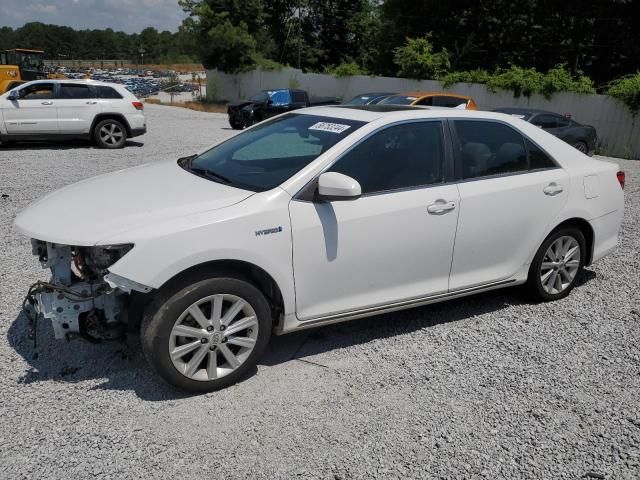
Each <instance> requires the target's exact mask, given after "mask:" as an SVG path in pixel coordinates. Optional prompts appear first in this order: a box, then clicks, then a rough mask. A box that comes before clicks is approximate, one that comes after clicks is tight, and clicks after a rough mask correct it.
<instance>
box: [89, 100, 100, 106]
mask: <svg viewBox="0 0 640 480" xmlns="http://www.w3.org/2000/svg"><path fill="white" fill-rule="evenodd" d="M96 103H98V102H94V101H93V100H89V101H88V102H86V104H87V105H95V104H96Z"/></svg>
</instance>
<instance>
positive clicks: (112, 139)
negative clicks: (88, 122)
mask: <svg viewBox="0 0 640 480" xmlns="http://www.w3.org/2000/svg"><path fill="white" fill-rule="evenodd" d="M93 138H94V140H95V142H96V145H98V147H100V148H122V147H124V144H125V142H126V141H127V129H126V128H125V127H124V125H123V124H122V123H120V122H119V121H117V120H114V119H111V118H109V119H107V120H102V121H101V122H98V123H97V124H96V126H95V128H94V129H93Z"/></svg>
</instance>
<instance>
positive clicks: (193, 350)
mask: <svg viewBox="0 0 640 480" xmlns="http://www.w3.org/2000/svg"><path fill="white" fill-rule="evenodd" d="M257 339H258V317H257V316H256V313H255V311H254V310H253V308H252V307H251V305H250V304H249V303H248V302H247V301H246V300H244V299H242V298H240V297H238V296H236V295H230V294H218V295H211V296H208V297H205V298H203V299H201V300H198V301H197V302H195V303H193V304H192V305H191V306H190V307H189V308H187V309H186V310H185V311H184V312H183V313H182V314H181V315H180V316H179V317H178V320H176V322H175V324H174V326H173V328H172V329H171V334H170V336H169V355H170V357H171V361H172V362H173V365H174V367H175V368H176V370H178V372H180V373H181V374H182V375H184V376H185V377H187V378H190V379H192V380H199V381H210V380H215V379H218V378H221V377H224V376H226V375H228V374H230V373H231V372H233V371H234V370H236V369H237V368H238V367H240V366H241V365H242V364H243V363H244V362H245V361H246V360H247V358H248V357H249V355H251V352H252V351H253V348H254V347H255V345H256V342H257Z"/></svg>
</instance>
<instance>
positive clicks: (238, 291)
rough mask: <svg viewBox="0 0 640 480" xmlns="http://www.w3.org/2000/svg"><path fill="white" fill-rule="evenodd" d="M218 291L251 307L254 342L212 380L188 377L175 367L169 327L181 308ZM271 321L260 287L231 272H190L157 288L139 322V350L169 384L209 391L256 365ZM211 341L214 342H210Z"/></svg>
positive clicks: (238, 378)
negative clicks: (204, 275)
mask: <svg viewBox="0 0 640 480" xmlns="http://www.w3.org/2000/svg"><path fill="white" fill-rule="evenodd" d="M220 294H225V295H233V296H237V297H240V298H241V299H243V300H245V301H246V302H247V303H248V304H249V305H250V307H251V308H252V309H253V311H254V312H255V316H256V317H257V326H258V333H257V338H256V339H255V345H254V346H253V350H252V351H251V352H250V354H249V355H248V357H246V359H245V360H244V362H243V363H241V364H240V366H238V367H237V368H236V369H235V370H232V371H231V372H230V373H228V374H226V375H224V376H221V377H220V378H217V379H215V380H206V379H205V380H197V379H192V378H188V377H187V376H185V375H184V374H183V373H181V372H180V371H178V369H177V367H176V366H175V365H174V363H173V361H172V359H171V356H170V354H169V348H170V336H171V330H172V328H174V325H175V324H176V321H177V320H178V319H179V317H180V316H181V315H182V314H183V312H185V311H186V310H187V309H188V308H189V307H190V306H192V305H193V304H194V303H196V302H198V301H199V300H202V299H205V298H206V297H209V296H211V295H220ZM231 325H233V323H231ZM271 325H272V321H271V310H270V308H269V304H268V302H267V300H266V298H265V297H264V295H263V294H262V293H261V292H260V290H258V289H257V288H256V287H255V286H254V285H252V284H251V283H249V282H247V281H245V280H243V279H240V278H233V277H231V276H221V277H213V278H202V276H192V277H190V278H187V279H185V280H183V281H181V282H179V283H178V284H176V285H174V286H172V287H168V288H166V289H164V290H160V291H159V292H158V295H157V296H156V298H155V299H154V300H153V302H151V304H150V305H149V306H148V307H147V309H146V311H145V314H144V317H143V320H142V325H141V336H142V350H143V352H144V354H145V356H146V358H147V361H148V362H149V364H150V365H151V366H152V367H153V369H154V370H155V371H156V372H157V373H158V375H160V377H162V378H163V379H164V380H165V381H166V382H168V383H169V384H170V385H172V386H174V387H176V388H178V389H180V390H184V391H188V392H194V393H203V392H210V391H213V390H218V389H221V388H224V387H227V386H229V385H232V384H234V383H236V382H237V381H239V380H241V379H242V378H243V377H244V376H245V375H246V374H247V373H248V371H249V370H250V369H252V368H254V367H255V365H256V362H257V361H258V360H259V358H260V357H261V356H262V354H263V353H264V350H265V349H266V347H267V344H268V343H269V339H270V337H271ZM229 328H230V327H229ZM249 332H250V331H249ZM220 333H221V334H222V332H220ZM222 341H225V340H222ZM211 345H212V346H213V342H212V343H211ZM229 345H230V344H228V345H227V346H229ZM216 355H218V354H217V353H216ZM194 356H195V354H194ZM206 358H208V357H206ZM223 360H224V358H223ZM200 372H202V369H201V370H200Z"/></svg>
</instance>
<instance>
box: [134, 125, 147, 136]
mask: <svg viewBox="0 0 640 480" xmlns="http://www.w3.org/2000/svg"><path fill="white" fill-rule="evenodd" d="M145 133H147V126H146V125H145V126H143V127H141V128H132V129H131V138H133V137H139V136H140V135H144V134H145Z"/></svg>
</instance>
